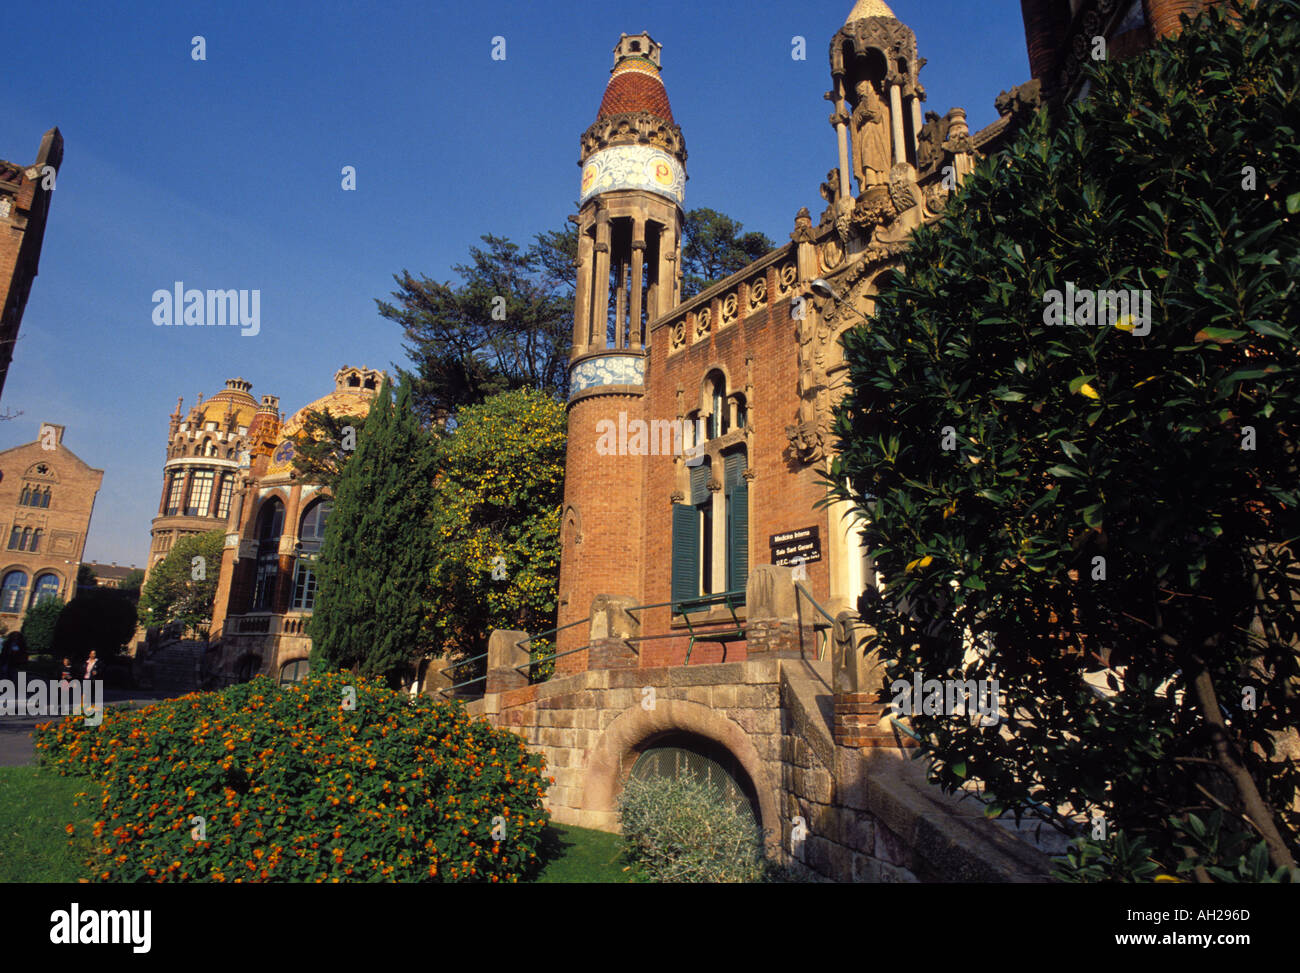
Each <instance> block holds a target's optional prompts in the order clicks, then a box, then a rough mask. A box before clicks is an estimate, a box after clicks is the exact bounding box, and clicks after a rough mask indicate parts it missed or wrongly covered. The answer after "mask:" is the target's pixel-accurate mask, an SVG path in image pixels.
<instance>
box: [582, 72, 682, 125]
mask: <svg viewBox="0 0 1300 973" xmlns="http://www.w3.org/2000/svg"><path fill="white" fill-rule="evenodd" d="M634 111H643V112H649V113H650V114H651V115H656V116H658V117H659V118H662V119H665V120H667V121H670V122H671V121H672V120H673V109H672V106H671V105H669V103H668V92H667V91H665V90H664V83H663V81H662V80H661V79H660V77H659V69H658V68H657V67H656V66H655V63H654V62H653V61H651V60H650V59H649V58H644V57H629V58H624V59H623V60H622V61H619V62H618V64H617V65H616V66H615V68H614V71H613V73H612V74H611V75H610V78H609V84H607V85H606V86H605V97H604V98H602V99H601V102H600V111H598V112H597V113H596V118H598V119H600V118H606V117H608V116H609V115H617V114H620V113H622V112H634Z"/></svg>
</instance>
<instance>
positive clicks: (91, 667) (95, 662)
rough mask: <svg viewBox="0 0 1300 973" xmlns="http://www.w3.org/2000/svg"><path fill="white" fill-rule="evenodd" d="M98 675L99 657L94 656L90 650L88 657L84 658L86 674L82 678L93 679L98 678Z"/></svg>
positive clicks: (93, 651)
mask: <svg viewBox="0 0 1300 973" xmlns="http://www.w3.org/2000/svg"><path fill="white" fill-rule="evenodd" d="M98 675H99V657H98V656H97V655H96V654H95V650H94V649H91V650H90V655H89V656H87V657H86V674H85V675H84V676H83V677H82V678H83V679H94V678H96V677H98Z"/></svg>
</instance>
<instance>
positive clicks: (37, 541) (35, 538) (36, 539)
mask: <svg viewBox="0 0 1300 973" xmlns="http://www.w3.org/2000/svg"><path fill="white" fill-rule="evenodd" d="M44 533H45V531H43V530H41V529H40V528H39V527H38V528H37V529H36V530H34V531H33V532H32V545H31V547H29V548H28V550H29V551H32V552H33V553H36V552H39V551H40V549H41V535H42V534H44Z"/></svg>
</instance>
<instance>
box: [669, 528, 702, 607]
mask: <svg viewBox="0 0 1300 973" xmlns="http://www.w3.org/2000/svg"><path fill="white" fill-rule="evenodd" d="M699 521H700V514H699V511H698V510H696V508H695V507H693V506H691V505H689V504H685V503H675V504H673V583H672V590H673V611H679V608H678V607H677V606H678V604H680V603H681V602H683V601H687V600H689V599H691V598H698V597H699V595H700V588H699V584H700V528H699Z"/></svg>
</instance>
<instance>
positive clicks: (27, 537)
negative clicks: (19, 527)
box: [18, 527, 32, 551]
mask: <svg viewBox="0 0 1300 973" xmlns="http://www.w3.org/2000/svg"><path fill="white" fill-rule="evenodd" d="M31 540H32V529H31V528H30V527H24V528H23V536H22V539H21V540H19V541H18V550H20V551H25V550H27V545H28V544H30V543H31Z"/></svg>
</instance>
